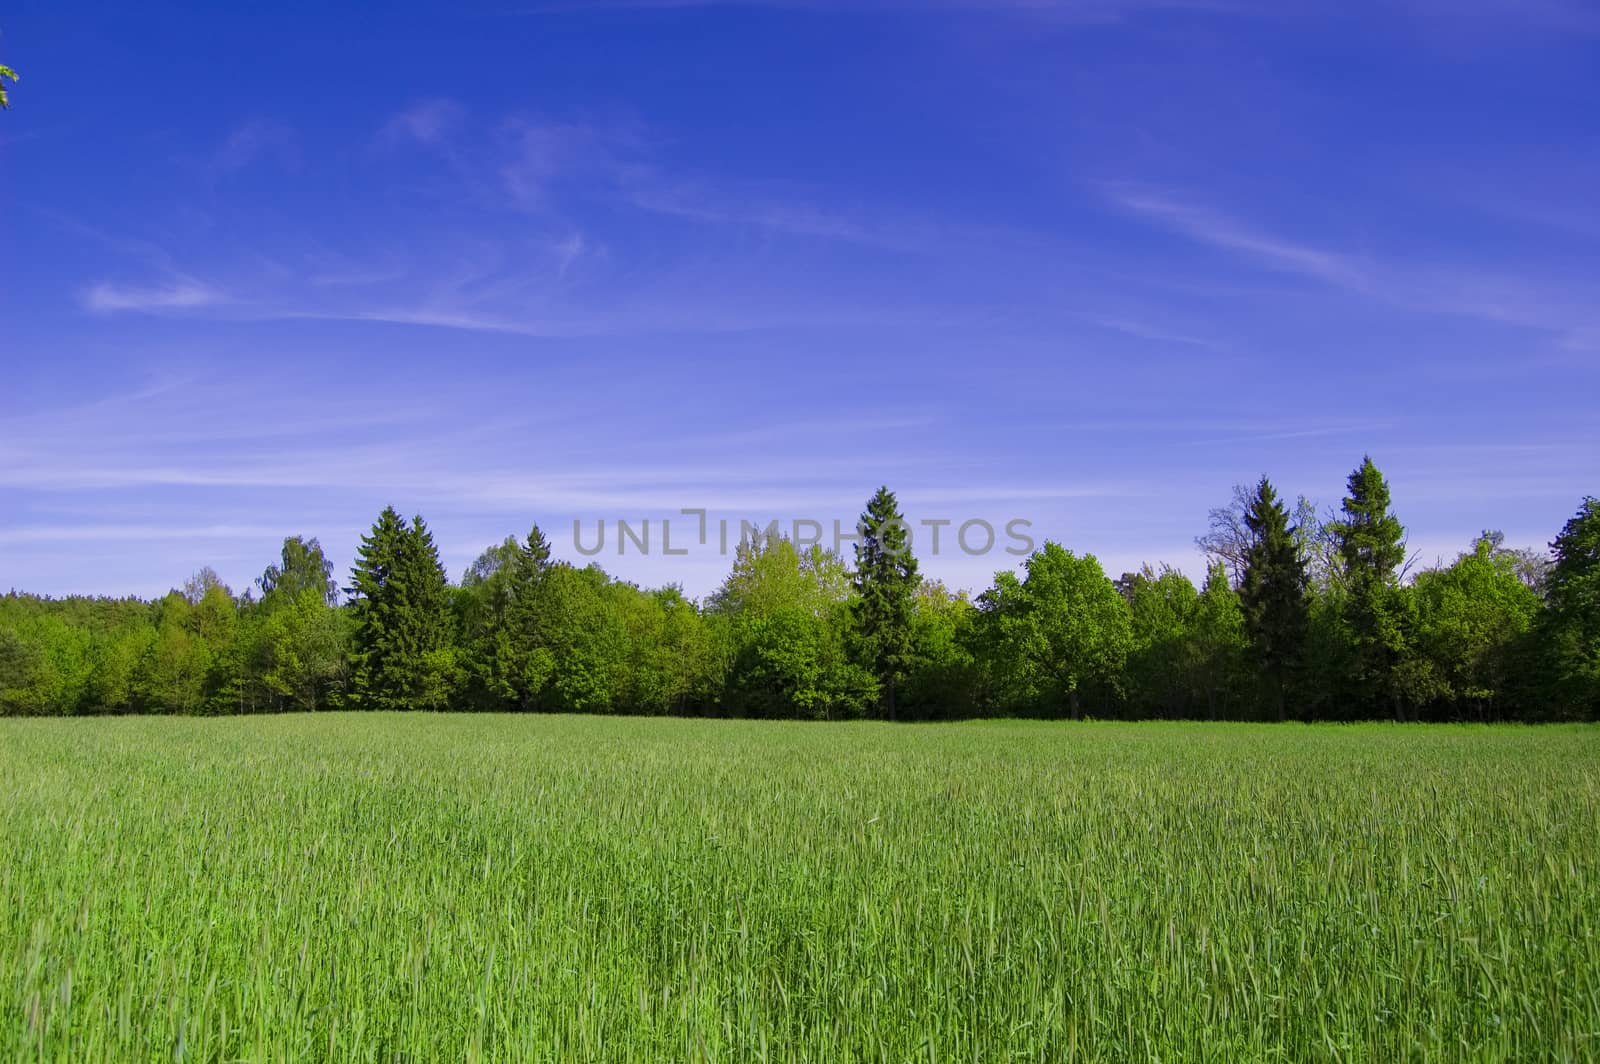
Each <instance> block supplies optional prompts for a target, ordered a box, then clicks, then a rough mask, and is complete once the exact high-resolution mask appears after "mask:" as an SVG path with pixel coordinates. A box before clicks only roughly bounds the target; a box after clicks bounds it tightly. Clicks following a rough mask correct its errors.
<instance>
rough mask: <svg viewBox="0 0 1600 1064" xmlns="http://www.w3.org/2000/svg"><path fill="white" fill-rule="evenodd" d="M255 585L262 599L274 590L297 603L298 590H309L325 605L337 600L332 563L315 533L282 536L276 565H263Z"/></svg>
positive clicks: (268, 596)
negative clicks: (264, 566)
mask: <svg viewBox="0 0 1600 1064" xmlns="http://www.w3.org/2000/svg"><path fill="white" fill-rule="evenodd" d="M256 585H257V586H258V587H260V588H261V594H262V597H263V599H267V598H271V597H272V596H273V595H274V594H275V593H276V594H279V595H281V597H282V598H283V600H284V601H286V602H297V601H299V599H300V593H301V592H303V591H307V590H311V591H315V592H317V594H318V595H319V596H320V597H321V598H322V600H323V601H324V602H325V603H326V604H327V605H329V606H336V605H338V603H339V584H338V582H337V581H336V580H334V578H333V563H332V562H331V561H329V560H328V558H327V556H326V555H324V554H323V553H322V544H320V543H318V542H317V540H316V537H315V536H313V537H312V538H311V539H303V538H301V537H300V536H290V537H288V538H287V539H285V540H284V541H283V552H282V556H281V561H280V564H278V565H269V566H267V568H266V570H265V571H264V572H263V573H262V574H261V577H260V579H258V580H257V581H256Z"/></svg>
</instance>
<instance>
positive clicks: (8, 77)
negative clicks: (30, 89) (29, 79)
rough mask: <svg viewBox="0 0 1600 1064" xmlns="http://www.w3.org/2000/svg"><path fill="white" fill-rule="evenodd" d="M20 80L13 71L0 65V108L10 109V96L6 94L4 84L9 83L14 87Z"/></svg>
mask: <svg viewBox="0 0 1600 1064" xmlns="http://www.w3.org/2000/svg"><path fill="white" fill-rule="evenodd" d="M21 80H22V79H21V78H19V77H17V72H16V71H15V70H12V69H11V68H10V67H8V66H6V65H5V64H4V63H0V108H4V109H5V110H10V109H11V96H10V94H8V93H7V92H6V82H7V81H10V82H11V83H12V84H13V85H14V84H16V83H17V82H18V81H21Z"/></svg>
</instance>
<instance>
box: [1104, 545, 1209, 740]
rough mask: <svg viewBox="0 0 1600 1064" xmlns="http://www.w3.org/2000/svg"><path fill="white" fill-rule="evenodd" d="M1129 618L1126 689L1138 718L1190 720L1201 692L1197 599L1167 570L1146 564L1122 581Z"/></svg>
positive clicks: (1183, 578) (1190, 588) (1187, 584)
mask: <svg viewBox="0 0 1600 1064" xmlns="http://www.w3.org/2000/svg"><path fill="white" fill-rule="evenodd" d="M1121 590H1122V592H1123V597H1124V598H1125V599H1126V600H1127V603H1128V609H1129V613H1130V620H1131V625H1132V627H1131V645H1130V648H1129V653H1128V664H1127V679H1126V687H1127V691H1128V700H1129V704H1130V706H1131V708H1132V709H1133V712H1134V714H1135V715H1136V716H1158V717H1159V716H1175V717H1186V716H1190V715H1191V714H1192V713H1193V711H1194V708H1195V703H1196V696H1197V695H1198V694H1199V693H1200V688H1201V686H1202V684H1201V668H1202V662H1201V658H1200V643H1199V641H1198V640H1197V639H1196V637H1195V629H1196V625H1197V622H1198V620H1199V610H1200V596H1199V593H1198V592H1196V591H1195V589H1194V585H1193V584H1192V583H1190V582H1189V578H1188V577H1186V576H1184V575H1183V574H1182V573H1180V572H1178V571H1177V570H1176V569H1173V568H1171V567H1168V566H1163V567H1162V568H1161V570H1160V571H1159V572H1157V571H1156V570H1155V569H1154V568H1152V567H1150V566H1148V565H1147V566H1145V567H1144V568H1143V569H1142V570H1140V571H1139V572H1138V573H1135V574H1132V575H1130V576H1128V577H1125V578H1124V579H1123V581H1122V588H1121Z"/></svg>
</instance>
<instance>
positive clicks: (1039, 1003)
mask: <svg viewBox="0 0 1600 1064" xmlns="http://www.w3.org/2000/svg"><path fill="white" fill-rule="evenodd" d="M0 1010H3V1016H0V1047H3V1050H4V1055H5V1056H6V1057H9V1058H13V1059H17V1060H34V1059H41V1060H71V1061H82V1060H96V1059H103V1058H115V1059H174V1058H177V1059H184V1060H237V1059H250V1060H269V1059H270V1060H277V1059H282V1060H303V1059H329V1060H375V1061H396V1060H408V1061H423V1060H463V1059H479V1058H482V1059H538V1060H563V1061H571V1060H586V1059H607V1060H624V1059H632V1060H718V1061H733V1060H739V1061H743V1060H766V1059H774V1060H799V1059H804V1060H813V1061H828V1062H833V1061H848V1060H873V1061H902V1060H919V1061H957V1060H960V1061H974V1060H979V1061H998V1060H1009V1059H1016V1060H1048V1061H1055V1060H1065V1059H1084V1060H1140V1061H1144V1060H1180V1059H1181V1060H1214V1061H1228V1062H1233V1061H1241V1060H1277V1059H1281V1060H1315V1059H1328V1060H1333V1059H1339V1060H1373V1061H1384V1062H1392V1061H1406V1060H1420V1059H1452V1060H1454V1059H1462V1058H1473V1059H1507V1060H1511V1059H1514V1060H1535V1059H1550V1060H1562V1059H1572V1060H1579V1059H1595V1058H1597V1057H1600V730H1597V729H1595V728H1592V727H1589V728H1584V727H1550V728H1538V729H1533V728H1512V727H1507V728H1485V727H1461V728H1455V727H1410V728H1401V727H1394V726H1359V727H1349V726H1344V727H1341V726H1311V727H1305V726H1282V727H1271V726H1254V725H1221V724H1219V725H1190V724H1131V725H1130V724H1100V725H1097V724H1084V725H1073V724H1030V723H1010V722H1005V723H978V724H963V725H944V726H901V727H893V726H887V725H879V724H856V725H805V724H780V723H760V722H727V721H681V720H641V719H604V718H574V717H505V716H467V715H460V716H431V715H408V716H384V715H370V716H367V715H325V716H309V717H308V716H284V717H266V718H247V719H229V720H191V719H176V718H163V719H111V720H54V721H41V720H6V721H0Z"/></svg>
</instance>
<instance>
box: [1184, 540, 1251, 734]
mask: <svg viewBox="0 0 1600 1064" xmlns="http://www.w3.org/2000/svg"><path fill="white" fill-rule="evenodd" d="M1192 629H1193V633H1194V636H1193V638H1194V653H1195V657H1196V660H1197V676H1198V679H1199V687H1200V693H1201V694H1202V695H1203V696H1204V697H1205V701H1206V719H1207V720H1216V719H1217V703H1218V701H1219V700H1220V701H1225V702H1231V701H1232V695H1233V692H1234V691H1235V690H1236V688H1237V686H1238V680H1239V678H1240V676H1241V675H1242V674H1243V671H1244V668H1243V666H1244V654H1245V651H1246V650H1247V649H1248V646H1249V642H1248V640H1247V639H1246V637H1245V630H1244V608H1243V607H1242V606H1241V605H1240V602H1239V594H1238V592H1236V591H1234V589H1233V586H1232V585H1231V584H1230V583H1229V582H1228V572H1227V569H1226V568H1225V567H1224V566H1223V564H1222V563H1221V562H1214V563H1212V565H1211V568H1210V569H1208V570H1207V571H1206V586H1205V588H1204V590H1202V591H1201V592H1200V597H1199V599H1198V600H1197V601H1196V603H1195V610H1194V621H1193V625H1192Z"/></svg>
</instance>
